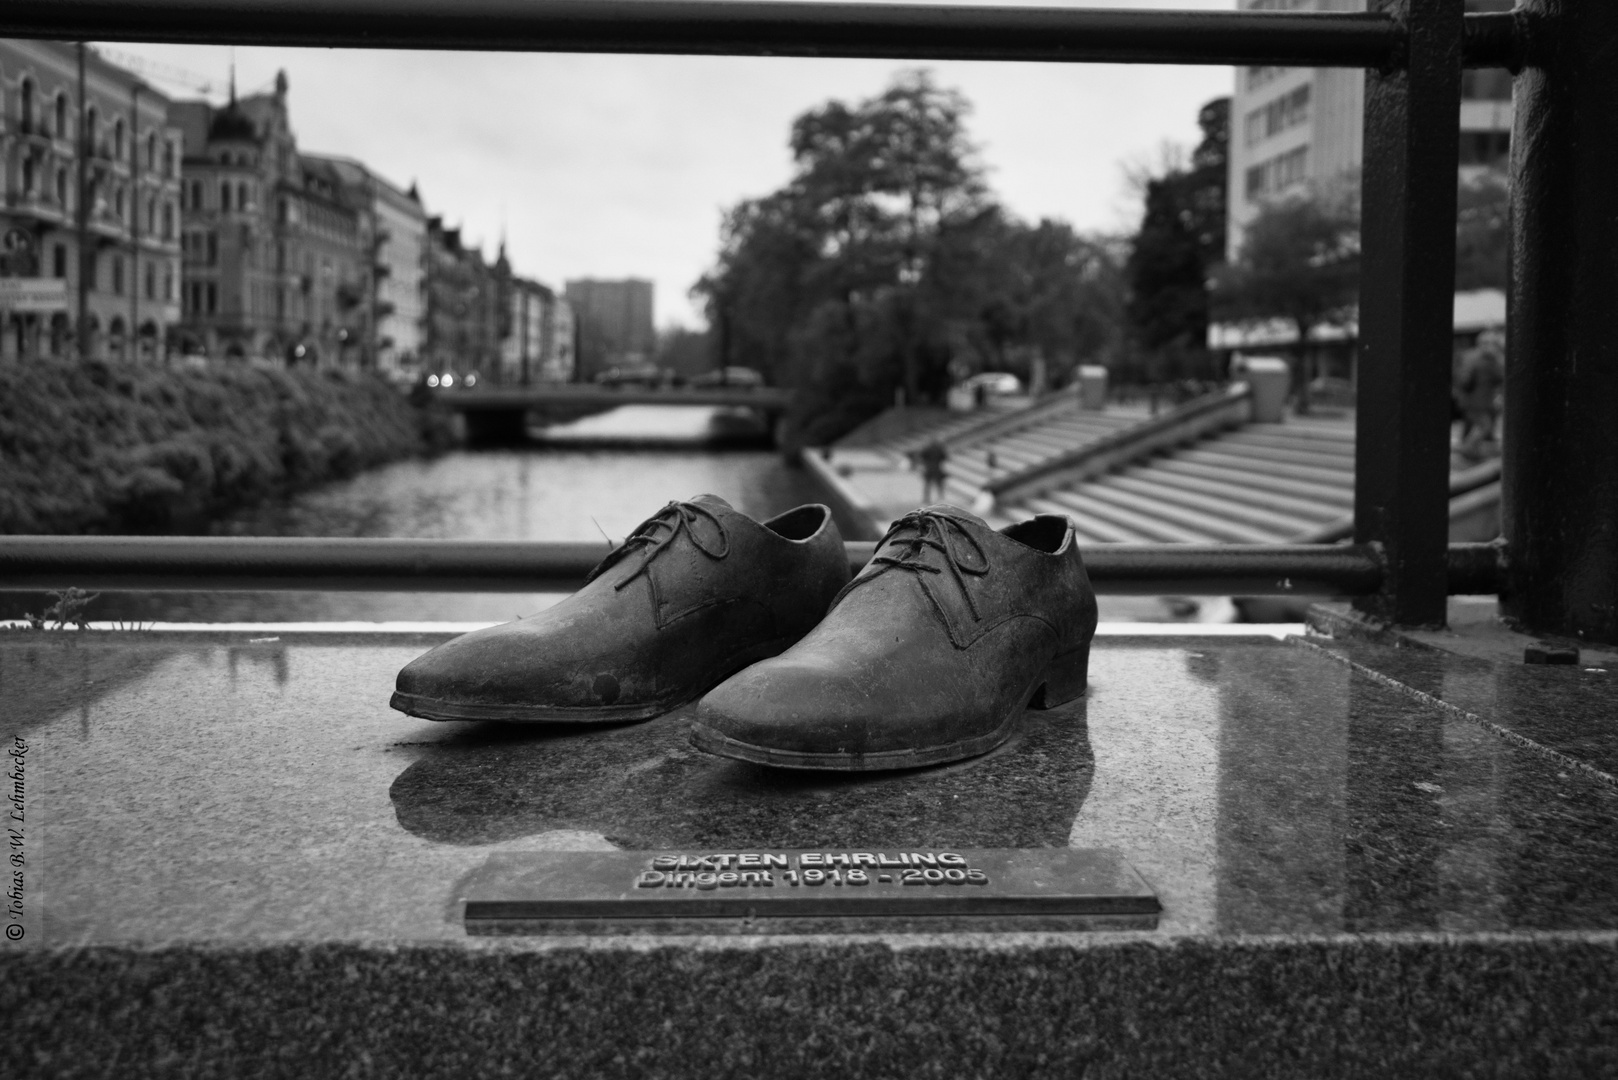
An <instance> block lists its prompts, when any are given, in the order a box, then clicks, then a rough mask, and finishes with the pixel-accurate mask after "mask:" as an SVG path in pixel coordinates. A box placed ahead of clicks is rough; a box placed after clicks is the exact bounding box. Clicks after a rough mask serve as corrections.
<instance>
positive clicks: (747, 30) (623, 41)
mask: <svg viewBox="0 0 1618 1080" xmlns="http://www.w3.org/2000/svg"><path fill="white" fill-rule="evenodd" d="M1477 18H1478V19H1480V20H1492V21H1485V22H1480V23H1479V24H1478V27H1477V29H1476V30H1475V31H1474V32H1473V33H1471V34H1470V35H1469V37H1468V42H1469V44H1472V43H1475V45H1474V47H1475V48H1476V51H1477V54H1478V57H1479V62H1480V63H1486V64H1489V65H1493V66H1498V65H1500V64H1502V63H1503V62H1504V61H1503V60H1502V57H1505V56H1508V55H1510V54H1511V49H1510V47H1509V38H1510V30H1509V28H1508V27H1505V24H1503V23H1502V22H1501V19H1500V17H1498V16H1478V17H1477ZM0 36H7V37H32V38H63V39H67V40H86V39H88V40H92V41H170V42H195V43H213V44H236V45H300V46H321V47H347V48H370V49H491V50H500V51H517V52H522V51H529V52H605V53H682V54H724V55H740V56H758V55H764V56H844V57H881V58H892V59H914V60H944V59H957V60H1025V61H1046V62H1075V61H1093V62H1104V63H1162V64H1284V65H1291V66H1301V67H1371V68H1389V67H1395V66H1398V65H1400V64H1401V63H1402V59H1403V56H1404V54H1405V36H1404V32H1403V29H1402V27H1401V26H1400V25H1399V24H1398V23H1397V22H1396V21H1395V20H1394V19H1391V18H1389V17H1388V16H1387V15H1384V14H1376V13H1371V14H1365V13H1342V12H1319V13H1317V12H1308V13H1298V12H1275V11H1222V12H1207V11H1115V10H1105V9H1093V8H1090V9H1085V8H1062V7H967V6H959V7H957V6H945V5H940V4H891V3H890V4H848V3H826V4H821V3H790V2H776V0H5V3H4V4H0Z"/></svg>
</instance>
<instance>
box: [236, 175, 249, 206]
mask: <svg viewBox="0 0 1618 1080" xmlns="http://www.w3.org/2000/svg"><path fill="white" fill-rule="evenodd" d="M236 205H237V206H238V207H239V208H240V209H243V210H246V209H247V208H248V198H247V181H245V180H243V181H242V182H241V183H240V184H238V185H236Z"/></svg>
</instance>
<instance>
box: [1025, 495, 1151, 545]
mask: <svg viewBox="0 0 1618 1080" xmlns="http://www.w3.org/2000/svg"><path fill="white" fill-rule="evenodd" d="M1016 509H1017V510H1027V511H1028V512H1029V513H1030V514H1034V513H1038V514H1061V515H1063V516H1064V517H1066V518H1067V519H1068V520H1069V521H1071V522H1073V531H1074V533H1075V534H1077V536H1078V539H1079V543H1081V544H1149V543H1155V542H1156V541H1155V540H1153V539H1152V538H1151V537H1149V536H1145V535H1143V534H1141V533H1138V532H1135V531H1134V530H1132V529H1127V528H1124V527H1122V526H1119V525H1116V524H1114V523H1112V522H1109V521H1107V520H1105V519H1104V518H1098V517H1096V516H1095V515H1093V514H1081V513H1079V512H1078V511H1077V510H1076V509H1074V508H1073V507H1072V506H1069V505H1068V504H1066V503H1060V502H1057V501H1056V500H1054V499H1047V498H1044V497H1040V498H1035V499H1029V500H1028V502H1027V503H1026V504H1020V505H1019V506H1018V507H1016Z"/></svg>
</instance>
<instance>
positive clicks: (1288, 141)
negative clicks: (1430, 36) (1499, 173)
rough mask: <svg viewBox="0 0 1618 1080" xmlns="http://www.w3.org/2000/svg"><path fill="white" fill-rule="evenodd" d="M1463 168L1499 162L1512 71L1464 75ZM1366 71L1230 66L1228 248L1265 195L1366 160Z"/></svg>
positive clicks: (1287, 5) (1255, 0)
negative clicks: (1233, 71) (1233, 76)
mask: <svg viewBox="0 0 1618 1080" xmlns="http://www.w3.org/2000/svg"><path fill="white" fill-rule="evenodd" d="M1238 3H1239V6H1240V7H1241V8H1242V9H1243V10H1245V11H1256V10H1266V9H1268V10H1300V11H1364V10H1365V9H1366V7H1365V0H1238ZM1511 4H1512V0H1467V3H1466V9H1467V10H1468V11H1508V10H1510V9H1511ZM1461 98H1462V100H1461V115H1460V125H1461V152H1460V160H1459V162H1458V163H1457V164H1458V165H1459V167H1460V168H1461V169H1462V170H1463V171H1465V170H1467V169H1469V168H1481V167H1487V166H1490V165H1495V164H1498V163H1500V162H1501V161H1503V160H1504V158H1505V157H1506V154H1507V152H1508V150H1509V148H1510V140H1511V75H1510V73H1509V72H1505V71H1468V72H1466V73H1465V74H1464V76H1463V81H1462V84H1461ZM1364 113H1365V73H1364V72H1363V71H1361V70H1359V69H1357V68H1290V67H1243V68H1237V69H1236V93H1235V96H1234V97H1233V98H1232V100H1231V106H1230V173H1229V176H1230V184H1229V196H1228V201H1227V204H1226V205H1227V211H1226V223H1227V228H1226V234H1225V235H1226V240H1225V243H1226V254H1227V256H1228V257H1230V258H1234V257H1235V255H1236V253H1237V252H1238V251H1240V250H1241V244H1242V235H1243V230H1244V229H1245V228H1246V227H1247V224H1248V222H1250V221H1252V220H1253V218H1254V217H1255V216H1256V215H1257V214H1258V211H1259V207H1260V206H1262V205H1263V203H1264V200H1266V199H1269V198H1273V197H1275V196H1277V195H1282V194H1285V193H1287V192H1289V191H1294V190H1297V189H1299V188H1301V187H1302V186H1303V185H1305V184H1306V183H1308V182H1309V181H1312V180H1330V179H1332V178H1333V177H1337V176H1341V175H1343V174H1345V173H1349V172H1352V171H1353V170H1355V169H1358V168H1359V166H1360V163H1361V162H1362V161H1363V160H1364V156H1365V152H1364V145H1365V144H1364V135H1363V130H1362V126H1363V121H1364Z"/></svg>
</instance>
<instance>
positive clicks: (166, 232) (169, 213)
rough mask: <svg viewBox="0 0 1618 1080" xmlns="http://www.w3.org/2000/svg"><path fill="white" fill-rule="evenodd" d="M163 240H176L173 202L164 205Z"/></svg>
mask: <svg viewBox="0 0 1618 1080" xmlns="http://www.w3.org/2000/svg"><path fill="white" fill-rule="evenodd" d="M163 239H165V240H173V239H174V204H173V203H171V202H165V203H164V204H163Z"/></svg>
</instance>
